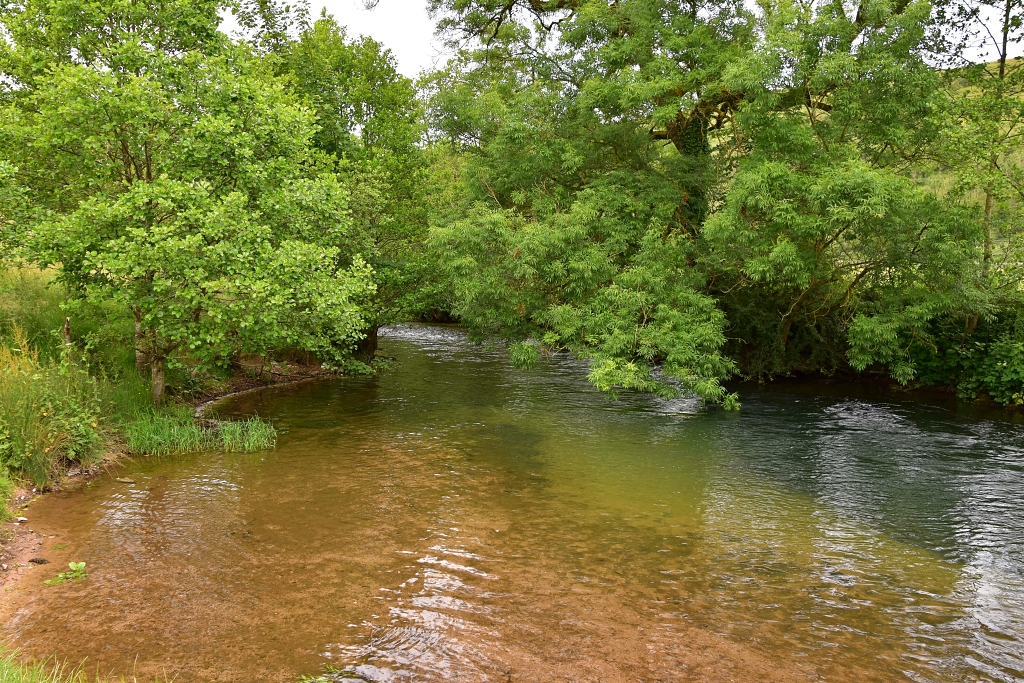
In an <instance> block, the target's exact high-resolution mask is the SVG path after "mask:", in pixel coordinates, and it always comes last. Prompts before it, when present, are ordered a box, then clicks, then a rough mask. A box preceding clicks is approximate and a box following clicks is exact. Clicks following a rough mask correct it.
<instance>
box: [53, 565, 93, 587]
mask: <svg viewBox="0 0 1024 683" xmlns="http://www.w3.org/2000/svg"><path fill="white" fill-rule="evenodd" d="M68 568H69V571H66V572H61V573H59V574H57V576H55V577H54V578H52V579H46V580H45V581H43V583H45V584H46V585H47V586H59V585H60V584H62V583H64V582H65V581H79V580H81V579H84V578H85V577H86V573H85V562H69V563H68Z"/></svg>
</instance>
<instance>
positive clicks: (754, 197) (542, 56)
mask: <svg viewBox="0 0 1024 683" xmlns="http://www.w3.org/2000/svg"><path fill="white" fill-rule="evenodd" d="M431 7H432V8H433V10H434V11H435V12H438V13H439V15H440V16H441V17H442V21H441V25H442V27H443V28H444V29H445V30H446V31H447V32H448V34H449V36H450V37H451V38H452V44H453V45H455V44H460V45H463V46H468V47H464V49H462V50H461V51H460V53H459V55H458V57H457V58H456V59H454V60H453V61H452V62H451V63H450V64H449V66H448V67H447V68H446V69H445V70H444V71H442V72H439V73H437V74H434V75H432V76H431V77H430V79H429V80H428V81H427V82H426V84H425V85H426V90H427V93H428V95H429V97H430V105H429V110H428V120H429V121H430V123H431V126H432V135H433V136H434V137H436V139H438V140H439V141H443V143H444V144H447V145H449V146H450V147H451V148H452V149H455V150H456V153H457V154H459V155H461V157H462V158H463V159H464V164H463V166H462V167H461V168H462V174H461V177H460V178H459V185H460V186H461V193H462V197H463V199H462V201H456V202H451V203H450V204H449V208H448V210H447V213H446V214H443V215H442V216H441V217H439V218H436V219H435V225H436V227H435V228H434V229H433V231H432V239H431V245H432V246H433V248H434V250H435V254H436V256H435V259H436V260H437V261H438V262H439V263H440V264H441V268H442V270H443V272H444V275H445V284H446V286H447V289H446V295H447V297H448V302H449V304H448V305H449V308H450V310H452V311H453V312H454V313H456V314H457V315H458V316H459V317H460V319H461V320H462V321H463V323H465V324H467V325H468V326H469V327H470V328H471V329H472V330H474V331H475V333H476V334H478V335H481V336H497V337H503V338H506V339H510V340H514V341H518V340H523V339H527V338H530V339H534V340H538V341H539V342H540V343H542V344H544V345H546V346H549V347H551V348H552V349H559V348H565V349H569V350H571V351H573V352H574V353H576V354H578V355H581V356H585V357H589V358H591V359H592V364H591V373H590V378H591V381H593V382H594V383H595V384H596V385H597V386H598V387H600V388H602V389H604V390H609V391H614V390H616V389H618V388H633V389H640V390H645V391H655V392H659V393H664V394H672V393H674V392H675V391H677V390H678V389H679V388H682V389H683V390H685V391H688V392H691V393H694V394H697V395H698V396H701V397H702V398H704V399H706V400H709V401H717V402H722V403H723V404H724V405H726V406H727V407H730V408H732V407H736V405H737V401H736V400H735V397H734V396H731V395H728V394H727V392H726V391H725V389H724V388H723V387H722V384H721V383H722V381H724V380H726V379H727V378H729V377H730V376H733V375H734V374H735V373H737V372H738V373H741V374H744V375H746V376H749V377H758V378H769V377H771V376H773V375H777V374H788V373H792V372H822V373H826V374H831V373H833V372H835V371H836V370H839V369H844V368H847V369H852V370H854V371H864V370H867V369H868V368H871V367H879V366H881V367H884V368H885V369H886V370H887V371H888V372H889V373H890V375H891V376H892V377H894V378H895V379H897V380H898V381H900V382H904V383H905V382H908V381H911V380H912V379H914V378H915V377H918V376H919V375H920V373H922V372H924V368H925V366H926V365H927V363H929V362H930V361H929V360H928V359H927V358H924V357H923V351H922V350H923V349H931V350H932V353H933V354H934V353H937V350H938V349H939V347H940V346H942V345H946V346H950V345H952V346H956V347H957V348H958V349H959V351H958V353H959V354H961V355H964V354H966V355H970V353H971V352H969V351H968V349H969V348H971V347H969V346H965V345H964V344H969V343H970V342H977V341H979V340H971V339H965V337H970V335H971V333H972V332H973V331H974V328H975V327H976V326H977V321H978V320H979V318H984V317H985V316H990V315H992V314H993V312H994V311H996V310H999V309H1000V308H1001V307H1005V306H1009V305H1012V303H1011V302H1013V301H1015V300H1019V298H1020V296H1021V290H1020V287H1019V284H1020V282H1021V280H1020V276H1019V275H1018V273H1017V271H1018V270H1019V264H1020V262H1021V259H1020V258H1019V253H1020V252H1019V251H1018V250H1017V247H1016V246H1015V244H1016V243H1015V241H1014V240H1015V239H1016V234H1017V230H1016V228H1015V227H1014V226H1015V225H1016V223H1017V222H1018V221H1015V219H1013V218H1012V215H1013V214H1012V212H1011V211H1010V204H1012V203H1013V202H1009V200H1007V201H1006V202H1004V205H1001V207H1002V208H1001V211H1003V214H1001V215H1002V216H1003V218H1002V219H999V218H998V216H999V214H993V213H992V211H991V206H989V204H991V202H989V204H986V206H985V207H984V208H982V207H979V206H977V205H976V204H974V203H973V202H972V201H971V200H970V195H969V191H970V188H971V187H977V183H978V181H979V179H981V178H982V175H980V174H981V170H982V167H983V166H984V167H985V168H987V169H988V171H985V173H989V171H991V173H989V175H992V174H995V176H998V178H1000V179H1001V180H999V182H1000V183H1002V185H1001V187H1003V190H1000V191H999V192H995V191H994V190H989V193H990V195H993V193H995V194H994V195H993V196H997V198H998V197H1007V198H1008V197H1010V194H1011V191H1010V188H1011V187H1018V186H1017V185H1014V183H1016V178H1017V175H1019V173H1017V171H1015V170H1013V169H1015V168H1016V167H1015V166H1014V163H1016V159H1017V157H1014V156H1013V152H1014V150H1018V149H1019V141H1018V136H1017V134H1016V133H1015V132H1014V131H1016V127H1017V126H1019V125H1020V124H1019V122H1020V121H1021V120H1022V119H1021V117H1020V116H1019V115H1017V113H1016V112H1017V109H1018V108H1019V107H1020V103H1021V102H1022V101H1024V100H1022V99H1021V98H1020V97H1019V96H1018V95H1017V94H1014V93H1017V92H1018V91H1017V90H1013V88H1014V87H1016V86H1015V84H1014V83H1015V82H1014V81H1013V80H1012V78H1011V77H1010V76H1006V75H1005V74H1004V69H1002V67H1000V70H999V75H998V78H996V77H994V76H992V75H991V74H989V75H988V76H986V78H987V80H985V79H984V78H982V79H981V80H978V79H977V78H976V79H975V80H973V81H969V85H967V86H965V85H964V84H963V83H962V82H961V83H960V85H959V86H957V87H958V88H959V89H958V90H957V89H953V90H951V89H950V86H949V85H948V82H949V80H950V79H949V78H947V75H946V74H944V73H942V72H939V71H937V70H936V69H935V68H934V67H933V66H932V64H934V61H935V54H934V49H935V47H934V46H935V45H938V44H940V43H941V41H938V42H936V40H935V39H936V37H937V36H938V35H939V34H938V32H937V31H936V30H935V29H937V28H941V24H937V23H935V22H942V21H946V20H947V19H948V18H949V16H951V15H949V14H948V13H947V14H943V12H936V13H933V8H932V6H931V5H929V4H928V3H925V2H905V3H899V4H897V5H893V4H891V3H886V2H876V1H873V0H865V2H862V3H860V5H859V6H858V7H857V8H856V11H855V12H848V11H846V9H844V8H842V7H840V6H839V5H837V4H834V3H812V4H807V3H803V4H801V3H795V2H791V1H790V0H775V1H773V2H768V3H760V4H759V5H758V7H757V11H753V8H751V7H748V6H745V5H743V4H742V3H731V2H695V3H682V4H680V3H671V2H665V1H663V0H626V1H625V2H610V1H608V0H580V1H578V2H571V3H561V2H556V3H541V4H537V3H530V2H526V0H513V1H512V2H508V3H504V2H502V3H497V2H490V0H474V1H471V2H447V1H446V0H436V1H435V2H433V3H432V4H431ZM968 14H970V13H968ZM977 16H978V15H977V13H975V14H971V15H970V17H967V15H963V16H961V19H964V20H966V19H965V17H966V18H971V19H972V20H973V19H976V18H977ZM556 26H557V29H556V28H555V27H556ZM1008 30H1009V31H1010V32H1011V33H1013V32H1014V31H1018V30H1019V26H1018V24H1014V23H1012V22H1011V23H1010V24H1008ZM940 37H941V36H940ZM1015 39H1016V38H1013V37H1012V36H1011V42H1013V40H1015ZM961 47H962V46H961ZM942 49H945V50H946V53H944V56H945V57H951V56H953V54H954V52H955V50H956V47H954V46H951V44H950V43H948V42H947V43H946V44H945V46H944V47H943V48H942ZM929 50H933V53H932V55H931V57H930V59H932V62H931V63H929V58H926V55H927V54H928V51H929ZM1004 61H1005V60H1004ZM968 71H969V70H968ZM968 71H964V70H961V71H957V72H956V74H957V77H958V78H960V79H961V81H962V80H963V79H964V78H967V76H963V75H961V74H967V73H968ZM970 73H975V72H970ZM978 73H980V72H978ZM1004 76H1006V77H1005V78H1004ZM968 80H969V79H968ZM996 80H998V81H1000V83H998V84H997V83H996V82H995V81H996ZM986 98H987V99H986ZM993 114H998V115H995V116H993ZM986 136H987V138H986ZM984 140H988V142H984ZM994 145H1001V146H999V148H998V149H995V147H994ZM985 150H987V151H985ZM971 154H973V155H975V156H974V157H971V158H973V159H975V162H976V163H974V162H971V163H974V165H973V166H970V164H968V163H967V162H968V157H969V155H971ZM993 155H994V156H993ZM1011 162H1012V163H1011ZM986 164H987V166H985V165H986ZM947 165H948V167H950V168H952V167H954V166H956V165H959V166H960V170H959V171H958V177H959V178H960V180H959V181H958V182H959V184H955V185H954V191H953V192H949V191H945V192H944V194H943V195H941V196H940V195H938V194H937V193H936V192H935V191H933V190H932V189H930V188H931V185H929V183H928V182H921V181H922V179H923V178H924V179H927V178H928V177H929V174H934V173H936V172H937V171H939V170H940V169H942V168H943V167H944V166H947ZM997 169H998V173H997V172H996V170H997ZM995 176H993V177H995ZM982 182H983V184H986V185H987V186H988V187H995V184H994V183H995V181H992V182H989V181H988V180H984V181H982ZM972 183H973V185H972ZM1000 193H1001V194H1000ZM999 220H1002V222H1001V223H999V228H998V230H999V232H998V235H999V237H1000V238H1002V239H1003V242H1002V243H1000V242H999V241H998V239H996V238H995V237H994V233H993V230H994V229H995V227H994V226H995V225H996V223H997V222H998V221H999ZM997 257H998V258H997ZM952 320H959V321H961V324H962V323H963V321H968V323H969V324H968V328H970V329H969V330H968V333H967V334H966V335H961V334H958V335H956V337H953V338H950V337H947V336H944V335H946V334H947V333H948V329H947V321H952ZM970 321H973V322H970ZM962 329H963V328H962V327H961V330H962ZM1014 335H1018V336H1014ZM1018 341H1020V337H1019V332H1014V333H1012V334H1009V336H1007V337H1005V338H1004V339H1003V341H1002V342H1000V344H1001V345H999V346H996V345H994V342H993V344H992V345H986V346H985V349H986V350H985V351H984V352H983V353H982V355H984V356H985V357H986V358H989V359H995V358H996V357H998V358H999V359H1000V360H998V361H995V360H993V361H992V362H994V363H1005V364H1006V365H997V366H992V367H993V368H995V367H999V368H1011V367H1013V362H1012V360H1011V358H1010V356H1011V355H1012V352H1011V350H1012V349H1015V348H1017V347H1016V346H1015V344H1017V342H1018ZM975 348H980V347H975ZM510 350H511V351H512V352H513V353H514V354H515V353H519V347H518V346H514V345H513V346H510ZM965 357H966V356H965ZM963 367H964V368H965V367H966V366H963ZM978 368H979V369H977V370H971V371H966V370H964V371H965V372H969V374H970V373H979V374H976V375H974V374H972V377H975V380H972V381H977V382H982V381H984V382H985V383H986V386H992V384H993V382H995V381H996V380H995V379H986V380H982V379H981V378H982V377H986V378H993V377H994V375H993V372H992V369H989V370H984V371H982V370H981V369H980V366H978ZM1007 373H1009V374H1007ZM1010 375H1012V372H1011V371H1009V370H1007V371H1005V372H1004V373H1003V375H1002V377H1003V379H1002V380H999V381H1003V382H1007V383H1009V384H1012V381H1011V380H1010V379H1008V378H1009V376H1010ZM986 391H988V389H986ZM999 395H1000V397H1002V398H1000V399H999V400H1004V399H1005V400H1011V399H1012V396H1013V393H1012V392H1010V393H1006V392H1003V393H1000V394H999Z"/></svg>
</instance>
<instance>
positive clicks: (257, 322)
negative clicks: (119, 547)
mask: <svg viewBox="0 0 1024 683" xmlns="http://www.w3.org/2000/svg"><path fill="white" fill-rule="evenodd" d="M430 10H431V12H432V13H433V15H434V16H435V18H436V19H437V20H438V31H439V33H440V34H441V35H442V36H444V37H446V39H447V40H449V42H450V45H451V47H452V49H453V51H454V56H453V57H452V58H451V59H450V60H449V61H448V62H447V63H446V64H445V65H444V66H442V67H441V68H439V69H437V70H435V71H433V72H430V73H424V74H422V75H421V78H420V80H419V81H418V82H415V83H414V82H413V81H411V80H410V79H408V78H405V77H403V76H401V75H400V74H399V73H398V71H397V69H396V65H395V62H394V59H393V57H392V56H391V54H390V53H389V52H388V51H387V50H386V49H385V48H384V47H383V46H381V45H380V44H378V43H376V42H375V41H373V40H371V39H369V38H365V37H362V38H354V37H351V36H348V35H347V34H346V31H345V29H344V28H343V27H341V26H339V25H338V24H337V23H336V22H335V21H334V19H333V18H332V17H330V16H328V15H327V14H323V15H321V16H319V17H311V16H310V15H309V13H308V10H307V9H306V8H305V6H304V5H302V4H301V3H300V4H299V5H298V6H286V5H279V4H275V3H274V2H264V1H262V0H260V1H255V0H254V1H248V0H232V1H230V2H226V3H225V2H221V1H220V0H200V1H199V2H196V1H194V0H189V1H187V2H178V1H177V0H170V1H166V2H165V1H162V2H146V1H143V2H134V1H132V2H128V1H122V0H110V1H108V2H104V3H99V4H94V5H90V6H89V7H88V9H83V8H82V7H80V6H78V4H76V3H67V2H58V1H52V0H12V1H10V2H4V3H2V4H0V26H2V31H0V35H2V36H3V40H2V41H0V73H2V78H0V108H2V113H0V120H2V125H0V257H2V258H3V261H4V267H5V268H6V269H7V270H6V272H5V274H4V275H3V280H2V282H3V284H2V289H0V292H2V296H3V297H4V298H3V309H2V313H3V320H2V321H0V325H2V328H0V333H2V336H3V346H4V348H3V350H2V351H0V462H2V463H3V467H4V468H5V469H6V471H7V472H8V474H9V476H11V477H15V478H28V479H30V480H31V481H32V482H33V483H34V484H36V485H37V486H46V485H48V484H49V483H50V482H51V481H52V480H53V478H54V476H55V475H56V474H57V473H58V472H59V471H60V469H61V467H62V466H63V465H65V464H67V463H70V462H87V461H89V460H90V459H91V458H94V457H96V455H97V453H98V452H99V450H101V448H102V441H103V439H102V438H101V434H102V433H103V432H104V431H108V432H116V433H117V434H119V435H120V436H121V438H123V439H124V440H125V441H126V442H127V444H128V448H129V450H132V451H134V452H140V453H160V452H169V451H174V450H195V449H206V448H211V447H216V448H227V449H238V450H249V449H253V448H261V447H266V446H269V445H271V444H272V443H273V442H274V434H273V430H272V428H271V427H270V426H269V425H265V424H263V423H261V422H259V421H252V422H249V423H245V424H230V425H222V426H221V427H220V428H219V429H210V428H209V427H204V426H202V425H199V424H197V423H196V422H195V421H194V420H193V419H192V417H191V415H190V414H189V413H188V412H187V410H186V408H185V407H184V405H185V404H184V403H183V402H182V401H181V397H186V396H187V395H189V393H190V392H195V391H196V390H197V389H199V388H201V387H203V386H208V385H209V384H210V383H211V382H213V383H215V382H218V381H221V380H223V378H224V377H226V376H227V375H229V374H230V373H231V372H233V371H234V370H232V368H235V369H237V367H238V364H237V359H238V358H240V357H242V356H244V355H245V356H250V357H251V356H256V357H259V358H262V359H265V361H266V360H273V359H275V358H287V357H294V356H295V354H300V355H301V356H302V357H303V358H305V359H307V360H311V361H313V362H315V363H317V364H320V365H322V366H323V367H324V368H326V369H329V370H334V371H338V372H349V373H363V372H370V371H372V369H371V363H372V360H373V355H374V351H375V346H376V335H377V329H378V328H379V327H380V326H381V325H384V324H388V323H392V322H398V321H402V320H410V319H415V318H426V319H442V320H453V321H458V322H460V323H461V324H462V325H464V326H465V327H466V328H467V329H469V330H470V332H471V333H472V334H473V335H474V336H475V338H477V339H480V340H484V339H488V340H502V341H505V342H507V343H508V349H509V352H510V354H511V357H512V359H513V361H514V362H515V363H516V364H517V365H519V366H523V367H528V366H530V365H531V364H533V363H536V362H537V361H538V359H539V358H540V357H541V356H542V355H544V354H550V353H557V352H563V351H567V352H571V353H573V354H576V355H577V356H579V357H582V358H587V359H589V361H590V368H591V369H590V379H591V381H592V382H593V383H594V384H595V385H597V386H598V387H600V388H601V389H603V390H606V391H609V392H615V391H619V390H623V389H627V390H642V391H653V392H657V393H659V394H662V395H674V394H678V393H680V392H685V393H690V394H695V395H697V396H699V397H700V398H701V399H703V400H704V401H706V402H708V403H712V404H714V403H718V404H721V405H723V406H724V407H725V408H727V409H732V408H737V407H738V400H737V397H736V395H735V394H733V393H730V392H729V391H728V390H727V389H726V388H725V384H724V383H725V382H727V381H728V380H730V379H731V378H737V377H744V378H752V379H758V380H762V381H766V380H770V379H771V378H774V377H779V376H787V375H794V374H798V375H805V376H815V375H817V376H822V375H824V376H830V375H834V374H836V373H848V374H858V373H859V374H864V375H870V376H889V377H891V378H892V379H894V380H896V381H897V382H899V383H902V384H909V383H915V384H920V385H933V386H938V387H946V388H949V389H951V390H955V391H956V392H958V393H959V395H960V396H961V397H962V398H964V399H979V398H980V399H993V400H995V401H997V402H999V403H1002V404H1007V405H1021V404H1024V293H1022V288H1021V277H1022V273H1024V267H1022V264H1024V259H1022V251H1021V237H1022V234H1024V233H1022V231H1021V220H1020V219H1021V207H1022V206H1024V204H1022V202H1021V193H1022V192H1024V170H1022V167H1021V160H1022V158H1024V157H1022V154H1021V149H1020V140H1021V132H1022V128H1021V125H1022V124H1021V121H1024V117H1022V116H1021V114H1022V113H1024V63H1022V62H1020V61H1017V60H1014V59H1012V58H1011V56H1010V53H1011V51H1012V50H1013V49H1015V46H1016V45H1018V44H1019V42H1020V40H1021V38H1022V37H1024V28H1022V26H1024V22H1022V21H1021V20H1022V18H1024V6H1022V5H1021V3H1020V2H1019V0H999V1H998V2H996V1H994V0H975V1H974V2H973V4H972V3H963V2H958V3H949V2H947V0H936V1H935V2H932V3H929V2H926V1H924V0H913V1H911V0H899V1H898V2H895V3H894V2H890V1H888V0H863V1H862V2H860V4H853V5H851V4H849V3H846V4H844V3H840V2H835V1H820V2H814V3H809V4H808V3H796V2H793V1H792V0H764V2H760V3H758V4H757V5H756V7H755V6H752V5H749V3H743V2H739V1H734V0H693V2H685V3H678V2H669V1H667V0H627V1H626V2H618V1H616V2H609V1H608V0H545V1H544V2H535V1H533V0H508V1H507V2H505V1H504V0H502V1H501V2H497V1H494V0H459V1H458V2H455V1H453V0H431V2H430ZM224 11H230V12H232V13H234V17H235V20H236V22H237V24H238V25H239V26H240V30H239V31H238V32H237V34H235V35H232V36H228V35H226V34H225V33H224V32H223V31H222V30H221V29H220V28H219V26H220V23H221V18H220V17H221V13H222V12H224ZM993 60H994V61H993ZM66 319H69V320H70V321H71V324H70V329H69V331H68V333H67V334H65V335H63V337H62V332H61V330H62V329H63V328H64V324H65V320H66ZM265 361H264V362H265ZM168 387H170V391H168ZM168 393H170V394H172V395H173V396H172V398H173V397H177V398H176V399H174V400H170V401H168V400H167V396H168ZM2 482H3V484H2V486H0V488H2V489H3V491H2V492H8V491H9V490H10V485H9V483H8V477H4V478H3V479H2Z"/></svg>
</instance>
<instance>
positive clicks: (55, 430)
mask: <svg viewBox="0 0 1024 683" xmlns="http://www.w3.org/2000/svg"><path fill="white" fill-rule="evenodd" d="M8 343H10V342H8ZM13 344H14V345H13V347H11V346H9V345H7V344H5V345H4V347H3V348H0V466H2V467H3V468H4V469H5V470H11V471H14V472H18V473H21V474H24V475H26V476H28V477H29V478H30V479H31V480H32V481H33V483H34V484H35V485H36V486H46V485H48V484H50V483H51V481H52V479H53V476H54V475H55V474H56V472H57V470H58V469H59V468H61V467H62V466H63V465H64V464H65V463H68V462H79V463H88V462H90V461H91V460H92V458H93V457H95V455H96V454H97V448H98V446H99V434H98V431H97V427H98V415H99V402H98V400H97V395H96V385H95V382H94V381H93V380H92V378H90V377H89V375H88V373H86V372H85V371H83V370H82V369H81V368H79V367H78V366H77V365H75V364H74V363H73V362H70V361H67V360H66V361H64V362H61V363H53V362H41V361H40V360H39V357H38V355H37V354H36V353H35V352H34V351H33V350H32V349H31V348H30V347H29V345H28V342H27V340H26V339H25V337H24V335H22V334H20V333H19V332H18V330H17V328H16V329H15V336H14V338H13Z"/></svg>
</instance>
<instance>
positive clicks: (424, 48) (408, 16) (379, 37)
mask: <svg viewBox="0 0 1024 683" xmlns="http://www.w3.org/2000/svg"><path fill="white" fill-rule="evenodd" d="M324 7H326V8H327V12H328V13H329V14H333V15H334V18H335V19H337V20H338V23H339V24H341V25H342V26H345V27H347V28H348V35H349V37H352V38H354V37H356V36H359V35H366V36H370V37H371V38H373V39H374V40H376V41H377V42H379V43H382V44H383V45H384V47H386V48H388V49H389V50H391V52H392V53H394V55H395V58H396V59H397V60H398V70H399V71H401V72H402V73H403V74H405V75H406V76H409V77H411V78H415V77H416V76H418V75H419V73H420V71H421V70H423V69H429V68H431V67H432V66H433V64H434V62H435V60H438V63H439V64H440V63H443V62H444V58H443V57H441V56H440V55H441V50H442V45H441V42H440V41H438V40H436V39H434V23H433V22H432V21H431V20H430V18H429V17H428V16H427V0H380V2H379V3H378V4H377V7H375V8H374V9H372V10H368V9H365V7H364V5H363V3H362V1H361V0H326V2H324V1H323V0H313V1H312V2H311V3H310V13H311V14H312V15H313V16H314V17H317V16H319V15H320V10H321V9H322V8H324Z"/></svg>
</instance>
